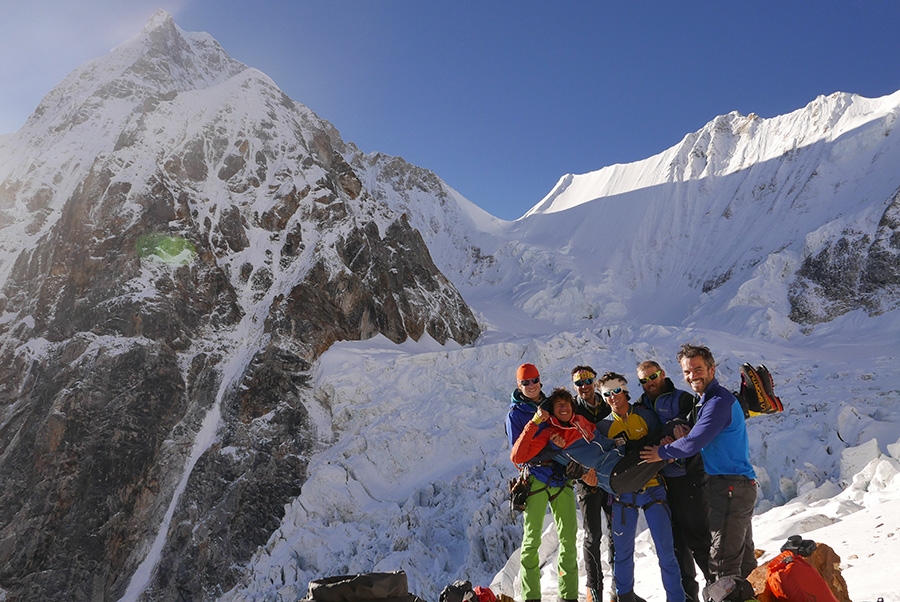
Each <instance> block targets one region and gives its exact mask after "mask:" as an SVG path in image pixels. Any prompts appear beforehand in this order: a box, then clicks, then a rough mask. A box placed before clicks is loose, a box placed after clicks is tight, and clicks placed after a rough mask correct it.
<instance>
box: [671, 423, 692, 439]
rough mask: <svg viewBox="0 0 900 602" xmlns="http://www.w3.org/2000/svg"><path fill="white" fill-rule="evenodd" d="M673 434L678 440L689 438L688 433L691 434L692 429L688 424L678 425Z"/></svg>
mask: <svg viewBox="0 0 900 602" xmlns="http://www.w3.org/2000/svg"><path fill="white" fill-rule="evenodd" d="M672 432H673V434H674V435H675V438H676V439H681V438H682V437H687V435H688V433H690V432H691V427H689V426H688V425H686V424H676V425H675V428H674V429H673V431H672Z"/></svg>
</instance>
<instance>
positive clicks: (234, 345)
mask: <svg viewBox="0 0 900 602" xmlns="http://www.w3.org/2000/svg"><path fill="white" fill-rule="evenodd" d="M366 162H367V159H366V158H365V157H363V156H362V155H361V154H360V153H359V151H358V150H357V149H356V148H355V147H353V146H352V145H350V144H347V143H345V142H344V141H342V140H341V138H340V136H339V135H338V133H337V131H336V130H335V129H334V128H333V127H332V126H331V125H330V124H328V123H327V122H325V121H322V120H320V119H319V118H318V117H316V116H315V115H314V114H313V113H312V112H311V111H310V110H309V109H307V108H306V107H304V106H302V105H300V104H298V103H296V102H294V101H292V100H291V99H290V98H288V97H286V96H285V95H284V94H283V93H282V92H280V90H278V88H277V87H276V86H275V85H274V84H273V83H272V82H271V81H270V80H269V79H268V78H267V77H266V76H264V75H263V74H261V73H259V72H258V71H255V70H253V69H250V68H247V67H246V66H244V65H242V64H240V63H238V62H237V61H234V60H233V59H231V58H230V57H228V55H227V54H226V53H225V52H224V51H223V50H222V49H221V48H220V47H219V46H218V44H216V43H215V41H214V40H212V39H211V38H209V37H208V36H206V35H202V34H189V33H186V32H184V31H182V30H180V29H179V28H178V27H177V26H176V25H175V24H174V23H173V22H172V20H171V18H170V17H169V16H168V15H167V14H165V13H157V14H156V15H155V16H154V17H153V18H152V19H151V21H150V22H149V23H148V25H147V26H146V28H145V29H144V31H142V32H141V33H140V34H139V35H138V36H136V37H135V38H133V39H131V40H129V41H127V42H126V43H124V44H122V45H121V46H120V47H118V48H116V49H114V50H113V51H112V52H111V53H110V54H109V55H107V56H104V57H101V58H100V59H97V60H95V61H93V62H91V63H89V64H87V65H85V66H84V67H82V68H80V69H78V70H76V71H75V72H73V73H72V74H71V75H70V76H69V77H68V78H66V80H64V81H63V82H62V83H61V84H60V85H59V86H58V87H57V88H56V89H54V90H53V91H52V92H51V93H50V94H48V95H47V97H46V98H45V99H44V100H43V102H42V103H41V104H40V106H39V107H38V108H37V110H36V111H35V113H34V114H33V115H32V116H31V117H30V118H29V120H28V122H27V123H26V124H25V126H24V127H23V128H22V129H21V130H20V131H19V132H17V133H15V134H11V135H9V136H5V137H3V138H0V590H2V592H3V593H4V594H5V596H6V598H5V599H6V600H10V601H11V600H21V601H25V600H44V599H57V598H58V597H59V596H60V595H63V592H64V595H65V599H67V600H71V601H73V602H77V601H79V600H118V599H120V598H121V597H122V596H123V595H124V594H125V592H126V590H127V589H128V586H129V583H130V581H131V580H132V577H133V576H134V575H135V574H136V573H137V574H138V576H140V575H144V574H146V575H147V577H146V579H147V581H146V584H145V585H146V589H145V591H144V594H143V595H142V597H141V598H140V599H142V600H160V601H162V600H166V601H168V600H211V599H215V597H216V596H217V595H218V594H220V593H221V592H223V591H226V590H228V589H229V588H230V587H232V586H233V585H234V583H235V580H236V579H237V578H238V577H239V571H240V567H241V566H242V564H243V563H245V562H246V561H247V559H248V558H249V557H250V555H251V554H252V553H253V551H254V550H255V549H256V547H257V546H258V545H260V544H262V543H264V542H265V541H266V539H267V538H268V537H269V535H270V533H271V532H272V531H273V530H274V529H275V528H276V527H277V526H278V524H279V521H280V519H281V516H282V515H283V513H284V505H285V504H286V503H288V502H289V501H290V500H292V499H294V498H296V497H297V496H298V495H300V496H302V488H303V483H304V480H305V477H306V465H307V458H308V455H309V454H310V452H311V450H312V448H313V446H314V445H315V441H316V436H315V435H316V433H315V432H314V429H313V427H312V425H311V421H310V420H309V409H308V408H309V403H310V402H311V396H312V390H311V388H310V387H309V385H308V383H309V380H310V378H311V376H310V368H311V366H312V364H313V362H314V361H315V360H316V358H317V357H318V356H319V355H320V354H321V353H322V352H324V351H325V350H326V349H328V347H329V346H330V345H331V344H332V343H334V342H335V341H340V340H361V339H368V338H371V337H373V336H377V335H382V336H384V337H387V338H388V339H390V340H391V341H394V342H398V343H399V342H402V341H404V340H406V339H407V338H410V337H411V338H413V339H416V340H418V339H420V338H421V337H425V336H429V337H432V338H434V339H435V340H437V341H439V342H442V343H443V342H446V341H449V340H451V339H452V340H455V341H457V342H459V343H461V344H466V343H470V342H472V341H473V340H474V339H475V338H476V337H477V336H478V335H479V326H478V324H477V322H476V320H475V318H474V316H473V314H472V311H471V310H470V309H469V307H468V306H467V305H466V303H465V301H464V300H463V299H462V297H461V296H460V295H459V293H458V292H457V290H456V289H455V288H454V286H453V285H452V284H451V283H450V282H449V281H448V280H447V278H445V277H444V275H443V274H442V273H441V272H440V271H439V270H438V269H437V268H436V267H435V264H434V262H433V261H432V257H431V256H430V254H429V250H428V248H427V246H426V244H425V242H424V240H423V237H422V235H421V233H420V232H419V231H418V230H417V229H415V228H414V227H412V226H411V225H410V221H409V219H408V217H407V216H406V215H405V214H403V213H402V212H398V211H396V210H395V209H394V208H392V207H391V206H390V205H389V204H387V203H385V202H383V200H382V198H383V196H384V194H385V191H384V187H385V182H391V181H396V179H395V178H392V177H390V175H388V176H386V177H385V178H382V179H381V181H380V183H379V190H378V192H377V194H373V192H372V191H371V190H370V189H369V188H368V187H367V185H366V184H364V183H363V180H362V178H361V177H360V175H359V173H358V172H357V170H356V169H355V168H354V167H353V165H362V164H364V163H366ZM369 163H370V166H369V169H370V170H375V173H376V174H377V168H378V165H375V164H371V161H369ZM390 164H391V165H392V166H394V168H396V164H395V162H394V161H392V162H390ZM408 173H409V174H411V176H410V178H409V179H408V181H405V182H404V184H403V185H404V186H408V187H410V189H416V190H418V191H425V194H428V195H432V196H433V198H435V199H439V198H444V197H446V196H447V192H446V190H445V189H444V185H443V183H442V182H440V180H438V179H437V178H435V177H434V176H433V174H430V173H427V174H424V175H422V173H421V170H413V169H411V170H409V171H408ZM409 180H411V181H409ZM398 194H405V192H404V190H401V191H399V192H398ZM323 404H324V406H326V407H327V400H316V405H317V407H321V406H322V405H323ZM161 526H162V527H163V529H164V530H163V532H162V535H161V537H159V538H157V534H158V532H159V531H160V528H161ZM155 542H156V543H155ZM154 544H155V545H154ZM148 558H150V559H151V560H153V559H157V560H158V563H156V562H151V563H150V565H147V564H146V563H145V560H146V559H148ZM142 563H145V564H143V565H142ZM154 566H155V570H153V571H152V572H151V570H150V569H152V568H153V567H154ZM145 569H146V570H145Z"/></svg>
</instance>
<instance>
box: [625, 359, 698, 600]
mask: <svg viewBox="0 0 900 602" xmlns="http://www.w3.org/2000/svg"><path fill="white" fill-rule="evenodd" d="M637 376H638V381H639V382H640V383H641V387H642V388H643V389H644V393H643V395H641V398H640V399H639V400H638V402H637V403H638V404H641V405H644V406H647V407H648V408H651V409H652V410H653V411H654V412H656V415H657V416H658V417H659V420H660V422H662V424H663V430H664V431H665V430H669V429H667V427H669V426H672V427H674V425H675V424H687V423H688V421H689V420H690V419H691V416H692V414H693V412H694V402H695V399H694V396H693V395H692V394H691V393H688V392H687V391H683V390H681V389H677V388H675V384H674V383H673V382H672V380H671V379H669V378H668V377H667V376H666V371H665V370H663V368H662V366H660V365H659V363H657V362H655V361H653V360H647V361H644V362H641V363H640V364H639V365H638V367H637ZM672 441H674V438H672V437H664V438H663V440H662V442H663V443H671V442H672ZM661 474H662V477H663V481H664V482H665V485H666V499H667V500H668V503H669V509H670V510H671V511H672V531H673V535H674V536H675V557H676V558H677V559H678V566H679V567H680V569H681V584H682V585H683V586H684V593H685V596H686V598H687V600H688V602H698V601H699V600H700V586H699V585H698V584H697V569H696V566H695V562H696V565H699V567H700V571H701V572H702V573H703V577H704V578H705V579H706V582H707V584H709V583H712V581H713V579H712V576H711V574H710V572H709V548H710V544H711V542H710V531H709V498H708V497H707V495H706V482H707V476H706V472H705V471H704V470H703V459H702V458H701V457H700V454H695V455H693V456H691V457H689V458H684V459H680V460H675V461H674V462H670V463H668V464H666V466H665V467H664V468H663V469H662V472H661Z"/></svg>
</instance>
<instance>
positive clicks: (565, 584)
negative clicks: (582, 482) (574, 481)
mask: <svg viewBox="0 0 900 602" xmlns="http://www.w3.org/2000/svg"><path fill="white" fill-rule="evenodd" d="M530 478H531V490H532V491H537V490H538V489H543V491H539V492H538V493H535V494H533V495H529V496H528V501H527V502H526V504H525V510H524V512H523V513H522V516H523V518H524V523H525V525H524V528H525V531H524V533H523V535H522V549H521V551H520V559H521V562H522V568H521V570H520V571H519V577H520V578H521V580H522V598H523V599H524V600H540V599H541V567H540V559H539V558H538V548H539V547H540V545H541V532H542V531H543V530H544V516H545V515H546V514H547V503H548V501H549V503H550V513H551V514H552V515H553V522H554V523H556V534H557V536H558V538H559V555H558V556H557V559H556V569H557V573H558V575H559V597H560V598H562V599H564V600H575V599H577V598H578V549H577V546H576V539H577V536H578V518H577V515H576V514H575V491H574V490H573V489H572V487H571V486H567V487H547V486H546V485H545V484H544V483H541V482H540V481H537V480H535V478H534V476H532V477H530ZM560 490H562V491H560ZM551 497H552V498H553V499H552V500H551V499H550V498H551Z"/></svg>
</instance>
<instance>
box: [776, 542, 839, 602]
mask: <svg viewBox="0 0 900 602" xmlns="http://www.w3.org/2000/svg"><path fill="white" fill-rule="evenodd" d="M767 571H768V575H767V576H766V588H767V589H768V590H769V591H770V592H772V595H773V596H774V597H775V599H776V600H778V601H779V602H838V599H837V598H836V597H835V595H834V593H832V591H831V588H830V587H828V584H827V583H826V582H825V579H823V578H822V575H820V574H819V571H817V570H816V569H815V567H814V566H812V565H811V564H809V563H808V562H807V561H806V560H805V559H804V558H803V556H802V555H800V554H798V553H797V552H795V551H793V550H785V551H784V552H782V553H781V554H779V555H778V556H776V557H775V558H773V559H772V561H771V562H769V566H768V569H767Z"/></svg>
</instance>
